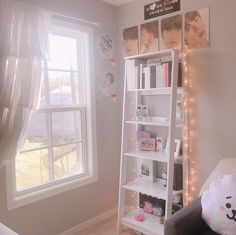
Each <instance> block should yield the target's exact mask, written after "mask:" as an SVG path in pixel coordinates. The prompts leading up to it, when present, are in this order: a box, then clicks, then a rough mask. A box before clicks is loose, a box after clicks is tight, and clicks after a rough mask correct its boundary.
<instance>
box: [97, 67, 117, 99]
mask: <svg viewBox="0 0 236 235" xmlns="http://www.w3.org/2000/svg"><path fill="white" fill-rule="evenodd" d="M99 90H100V92H101V93H102V95H104V96H108V97H110V98H111V99H112V100H114V101H115V100H116V96H117V95H116V81H115V75H114V74H113V73H112V72H106V73H105V74H104V75H102V79H101V80H100V81H99Z"/></svg>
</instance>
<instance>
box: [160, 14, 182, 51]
mask: <svg viewBox="0 0 236 235" xmlns="http://www.w3.org/2000/svg"><path fill="white" fill-rule="evenodd" d="M160 48H161V50H163V49H171V48H174V49H177V50H180V49H181V48H182V16H181V15H176V16H172V17H168V18H165V19H163V20H161V42H160Z"/></svg>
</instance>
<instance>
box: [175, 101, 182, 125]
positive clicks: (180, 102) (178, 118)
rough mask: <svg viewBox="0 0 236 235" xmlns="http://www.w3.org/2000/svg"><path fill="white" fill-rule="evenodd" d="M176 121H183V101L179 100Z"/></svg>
mask: <svg viewBox="0 0 236 235" xmlns="http://www.w3.org/2000/svg"><path fill="white" fill-rule="evenodd" d="M176 121H177V122H179V121H182V101H181V100H178V101H177V102H176Z"/></svg>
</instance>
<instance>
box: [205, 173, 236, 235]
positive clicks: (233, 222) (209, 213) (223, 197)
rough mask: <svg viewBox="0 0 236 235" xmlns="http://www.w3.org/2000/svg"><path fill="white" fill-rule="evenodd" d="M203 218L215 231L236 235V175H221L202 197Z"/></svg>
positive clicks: (224, 234) (225, 234)
mask: <svg viewBox="0 0 236 235" xmlns="http://www.w3.org/2000/svg"><path fill="white" fill-rule="evenodd" d="M201 204H202V218H203V219H204V220H205V222H206V223H207V225H208V226H209V227H210V228H211V229H212V230H213V231H215V232H217V233H219V234H222V235H236V175H224V176H219V177H218V178H217V180H215V181H213V182H212V183H211V184H210V185H209V187H208V189H206V191H204V192H203V194H202V198H201Z"/></svg>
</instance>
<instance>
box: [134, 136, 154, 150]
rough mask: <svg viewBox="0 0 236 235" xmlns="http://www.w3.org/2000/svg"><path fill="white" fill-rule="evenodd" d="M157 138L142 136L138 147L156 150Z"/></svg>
mask: <svg viewBox="0 0 236 235" xmlns="http://www.w3.org/2000/svg"><path fill="white" fill-rule="evenodd" d="M155 146H156V145H155V138H140V139H139V141H138V149H139V150H141V151H155Z"/></svg>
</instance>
